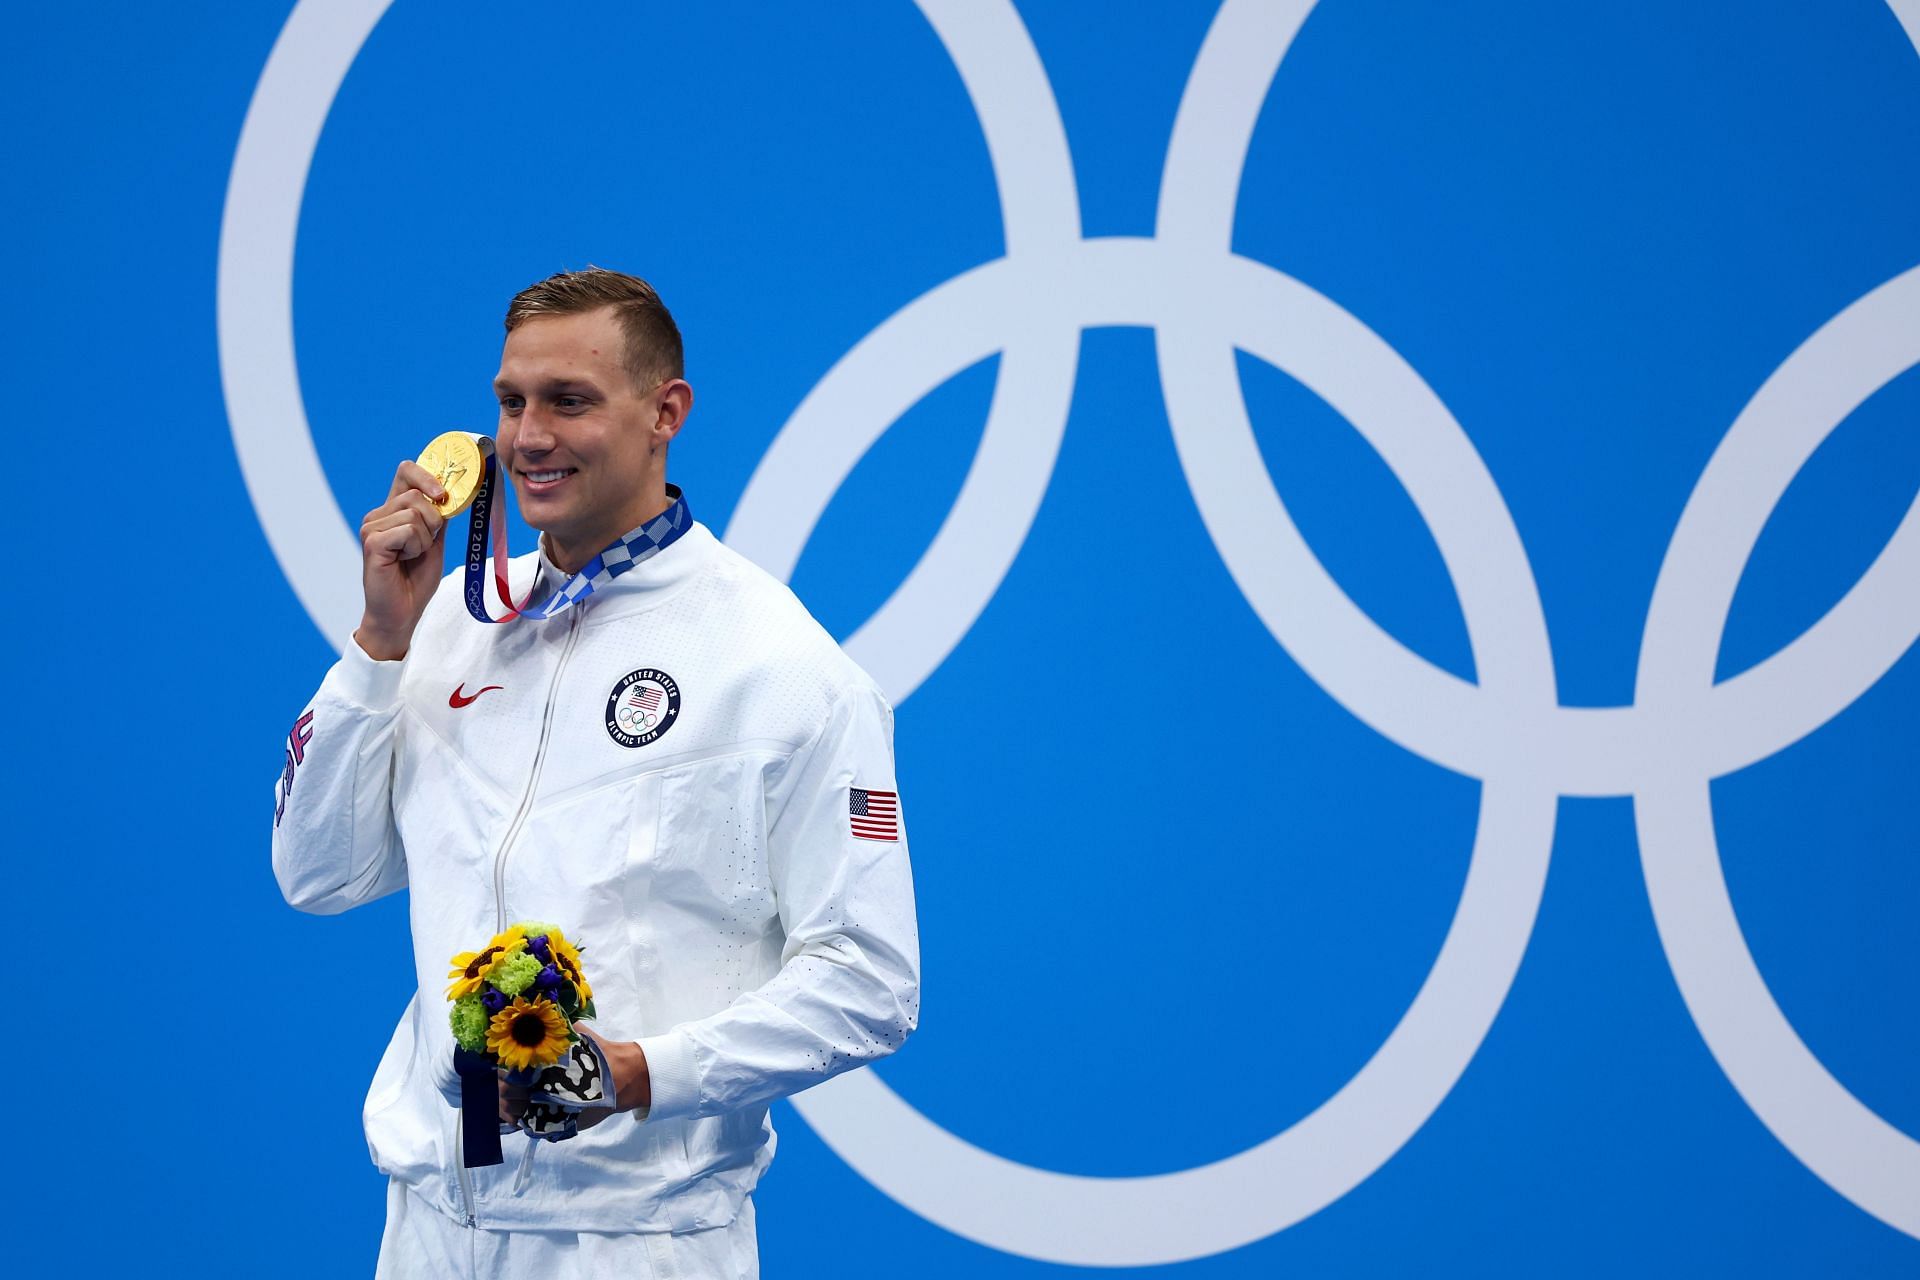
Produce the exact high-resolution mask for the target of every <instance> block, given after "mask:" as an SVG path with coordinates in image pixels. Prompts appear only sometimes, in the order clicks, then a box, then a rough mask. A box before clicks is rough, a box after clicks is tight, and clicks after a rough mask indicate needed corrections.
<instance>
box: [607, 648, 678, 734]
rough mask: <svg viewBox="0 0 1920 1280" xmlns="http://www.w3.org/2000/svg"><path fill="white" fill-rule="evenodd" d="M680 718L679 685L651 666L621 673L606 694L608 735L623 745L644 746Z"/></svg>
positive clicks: (671, 726) (670, 677)
mask: <svg viewBox="0 0 1920 1280" xmlns="http://www.w3.org/2000/svg"><path fill="white" fill-rule="evenodd" d="M679 718H680V686H679V685H677V684H675V683H674V680H673V677H672V676H670V675H668V674H667V673H666V672H664V671H659V670H656V669H654V668H653V667H641V668H640V669H639V670H638V671H629V672H627V674H625V675H624V676H621V677H620V679H619V682H618V683H616V684H615V685H614V686H613V692H612V693H610V694H608V695H607V736H608V737H610V738H612V739H613V740H614V741H615V742H617V743H619V744H620V745H621V746H623V747H644V746H646V745H647V744H648V743H649V742H652V741H653V740H654V739H655V738H657V737H659V736H660V735H661V734H663V733H665V732H666V731H667V730H669V729H671V728H673V722H674V721H675V720H678V719H679Z"/></svg>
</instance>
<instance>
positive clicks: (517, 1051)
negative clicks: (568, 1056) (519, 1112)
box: [487, 998, 572, 1071]
mask: <svg viewBox="0 0 1920 1280" xmlns="http://www.w3.org/2000/svg"><path fill="white" fill-rule="evenodd" d="M570 1043H572V1037H571V1036H570V1035H569V1034H568V1033H567V1019H566V1016H565V1015H564V1014H562V1013H561V1012H560V1007H559V1006H558V1005H556V1004H554V1002H553V1001H551V1000H547V999H544V998H542V999H535V1000H515V1001H514V1002H513V1003H512V1004H510V1005H508V1006H507V1007H506V1008H504V1009H502V1010H501V1011H500V1012H498V1013H496V1014H494V1015H493V1022H492V1023H491V1024H489V1026H488V1027H487V1048H488V1049H489V1050H490V1051H492V1053H493V1055H494V1057H495V1058H497V1059H498V1060H499V1062H500V1065H501V1066H503V1067H511V1068H513V1069H514V1070H515V1071H525V1070H527V1069H528V1068H529V1067H544V1066H548V1065H550V1064H552V1063H555V1062H558V1061H560V1058H561V1055H563V1054H565V1053H566V1051H567V1045H568V1044H570Z"/></svg>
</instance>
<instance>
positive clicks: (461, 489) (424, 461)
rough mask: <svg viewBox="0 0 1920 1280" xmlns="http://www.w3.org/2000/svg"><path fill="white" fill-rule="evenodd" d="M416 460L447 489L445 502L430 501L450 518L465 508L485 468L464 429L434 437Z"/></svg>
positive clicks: (478, 447) (478, 485) (483, 459)
mask: <svg viewBox="0 0 1920 1280" xmlns="http://www.w3.org/2000/svg"><path fill="white" fill-rule="evenodd" d="M418 461H419V465H420V466H421V467H422V468H424V469H425V470H427V471H429V472H431V473H432V475H433V478H434V479H435V480H438V481H439V482H440V487H441V488H442V489H445V490H446V491H447V497H446V501H444V502H437V503H435V504H434V506H435V507H437V508H438V509H439V512H440V514H441V515H443V516H446V517H448V518H449V519H451V518H452V517H454V516H457V515H459V514H460V513H461V512H462V511H465V510H466V509H467V504H469V503H471V502H472V501H473V495H474V494H475V493H476V492H478V490H479V488H480V476H481V473H482V471H483V470H484V469H485V467H486V459H485V458H483V457H482V456H481V454H480V445H479V443H478V442H477V441H476V440H475V439H474V437H473V436H472V435H470V434H469V433H467V432H465V431H449V432H447V433H446V434H445V435H441V436H435V437H434V438H433V439H432V440H431V441H429V442H428V443H427V447H426V448H424V449H422V450H421V451H420V457H419V459H418Z"/></svg>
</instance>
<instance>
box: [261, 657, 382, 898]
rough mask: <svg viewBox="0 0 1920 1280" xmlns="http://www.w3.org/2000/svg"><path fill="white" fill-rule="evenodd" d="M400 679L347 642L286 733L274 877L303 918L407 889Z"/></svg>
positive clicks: (276, 792)
mask: <svg viewBox="0 0 1920 1280" xmlns="http://www.w3.org/2000/svg"><path fill="white" fill-rule="evenodd" d="M400 670H401V664H400V663H399V662H376V661H374V660H373V659H372V658H371V657H369V656H368V655H367V653H366V651H365V650H363V649H362V648H361V647H360V646H359V644H358V643H356V642H355V641H353V640H348V641H347V645H346V649H345V651H344V652H343V653H342V654H341V656H340V660H339V661H338V662H336V663H334V664H333V668H332V670H330V671H328V672H327V676H326V679H325V680H323V681H322V682H321V684H320V691H319V692H318V693H316V694H315V695H314V697H313V701H312V702H311V703H309V704H308V706H307V708H306V710H305V711H303V712H302V713H301V715H300V718H299V719H298V720H296V721H294V724H293V728H292V730H291V731H290V732H289V733H288V734H287V740H286V743H285V744H284V745H285V748H286V751H285V757H284V760H283V762H282V765H281V769H280V780H279V782H278V783H276V784H275V786H274V808H273V874H274V878H275V879H276V880H278V881H279V882H280V892H281V894H282V896H284V897H285V898H286V900H287V901H288V902H289V903H290V904H292V905H293V906H295V907H298V908H299V909H300V910H302V911H311V912H314V913H316V914H318V915H333V914H335V913H337V912H341V911H345V910H346V909H347V908H349V907H357V906H359V905H360V904H361V903H363V902H371V901H373V900H374V899H375V898H378V897H381V896H383V895H385V894H389V893H392V892H393V891H394V890H396V889H402V888H405V887H406V883H407V862H406V856H405V854H404V852H403V851H402V849H401V846H400V837H399V833H398V832H397V831H396V830H395V829H394V824H393V808H392V798H393V736H394V726H395V724H396V722H397V721H398V720H399V718H400V706H401V702H400Z"/></svg>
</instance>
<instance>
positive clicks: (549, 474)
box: [527, 471, 573, 484]
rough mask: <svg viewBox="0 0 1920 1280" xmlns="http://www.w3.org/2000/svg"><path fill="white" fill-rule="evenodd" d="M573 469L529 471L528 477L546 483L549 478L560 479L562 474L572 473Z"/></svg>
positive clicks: (539, 482)
mask: <svg viewBox="0 0 1920 1280" xmlns="http://www.w3.org/2000/svg"><path fill="white" fill-rule="evenodd" d="M571 474H573V473H572V472H571V471H529V472H527V479H529V480H531V481H533V482H534V483H535V484H545V483H546V482H547V481H549V480H558V479H559V478H560V477H561V476H565V475H571Z"/></svg>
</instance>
